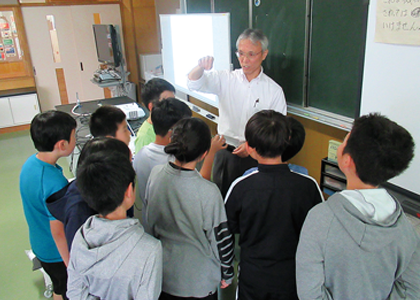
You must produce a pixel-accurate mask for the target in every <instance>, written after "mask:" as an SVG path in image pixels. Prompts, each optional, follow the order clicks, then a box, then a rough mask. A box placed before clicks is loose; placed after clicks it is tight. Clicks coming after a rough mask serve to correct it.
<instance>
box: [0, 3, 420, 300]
mask: <svg viewBox="0 0 420 300" xmlns="http://www.w3.org/2000/svg"><path fill="white" fill-rule="evenodd" d="M280 2H281V3H280ZM342 2H343V3H337V2H336V1H324V0H313V1H291V0H290V1H289V0H288V1H276V0H267V1H257V0H248V1H246V0H224V1H216V0H200V1H195V0H77V1H76V0H1V1H0V31H1V36H0V41H1V43H0V58H1V59H0V153H1V156H0V177H1V179H0V191H1V193H0V195H1V196H0V207H1V208H0V215H1V222H2V225H1V226H0V239H1V240H2V241H3V242H2V243H1V244H0V255H1V256H2V259H1V260H0V270H2V272H1V275H0V282H2V283H1V284H0V299H17V298H20V299H45V296H44V292H45V282H44V277H43V276H42V273H41V272H39V271H32V262H31V261H30V260H29V259H28V256H27V254H26V253H25V250H30V244H29V235H28V228H27V224H26V222H25V216H24V213H23V208H22V201H21V196H20V193H19V174H20V170H21V168H22V165H23V163H24V162H25V160H26V159H27V158H28V157H29V156H30V155H32V154H34V153H35V152H36V150H35V148H34V146H33V144H32V141H31V138H30V134H29V128H30V122H31V120H32V118H33V117H34V116H35V115H36V114H37V113H40V112H44V111H47V110H52V109H58V110H63V111H66V112H69V113H72V112H73V113H74V112H76V113H78V112H79V113H80V115H83V114H84V113H85V112H86V113H87V112H89V113H91V112H93V111H92V110H93V108H92V109H91V108H90V106H89V104H86V105H85V106H84V104H83V103H84V102H89V101H96V102H94V105H95V108H96V107H97V105H102V104H108V103H109V104H120V105H125V104H127V103H132V102H137V103H138V105H136V112H135V113H136V114H140V116H141V117H139V118H138V119H137V121H136V120H134V121H130V122H128V123H129V127H130V128H132V129H133V130H134V131H135V132H137V130H138V128H139V127H140V125H141V122H143V121H145V120H146V119H147V117H148V116H149V113H148V110H147V109H145V108H144V106H143V104H142V100H141V97H140V95H141V91H142V89H143V88H144V85H145V84H146V82H147V80H148V79H150V78H151V77H150V74H152V75H155V74H157V75H158V76H161V75H162V73H161V71H162V69H163V71H164V69H165V61H164V62H163V63H164V65H163V68H162V66H161V65H160V66H159V65H156V64H155V65H156V67H157V68H155V65H153V68H154V69H153V70H149V72H148V70H146V68H147V67H151V66H152V64H151V65H148V66H146V64H147V62H146V60H147V59H152V57H155V56H156V55H158V56H159V57H160V59H162V58H163V59H165V58H164V57H163V56H164V54H165V53H164V47H165V45H164V44H163V43H164V42H165V41H163V39H164V36H163V35H164V33H163V31H162V28H161V27H162V26H163V25H165V22H162V20H161V18H160V15H181V14H185V13H187V14H198V13H200V14H201V13H203V14H210V13H212V14H213V13H217V14H225V15H226V14H228V15H229V17H228V21H229V22H230V24H229V26H230V27H229V28H230V32H228V33H226V32H225V34H226V35H227V36H228V37H230V41H229V45H230V48H228V49H227V51H228V52H229V55H230V56H231V57H228V61H229V62H230V64H231V66H230V67H231V68H234V69H236V68H240V66H239V62H238V58H237V57H236V55H235V51H236V50H237V49H236V45H235V42H236V38H237V37H238V35H239V34H240V33H241V32H242V31H243V30H244V29H246V28H248V27H250V28H260V29H262V30H263V31H264V33H265V34H266V35H267V36H268V39H269V41H270V45H269V47H268V49H269V52H268V56H267V58H266V60H265V61H264V62H263V64H262V66H263V68H264V69H263V70H264V73H266V74H267V75H268V76H270V77H271V78H272V79H274V80H275V81H276V82H277V83H278V84H280V85H281V87H282V88H283V91H284V93H285V98H286V101H287V105H288V107H287V114H288V115H290V116H293V118H295V119H296V120H298V121H299V122H300V123H301V124H302V125H303V126H304V128H305V131H306V139H305V143H304V146H303V148H302V149H301V151H300V152H299V153H298V154H297V155H296V156H295V157H293V158H292V159H291V160H290V161H289V162H290V163H292V164H295V165H298V166H303V167H304V168H306V169H307V171H308V173H309V175H310V176H311V177H312V178H314V179H315V180H316V182H317V183H318V184H319V185H320V188H321V191H322V192H323V196H324V197H325V199H328V197H329V196H330V195H331V194H332V193H334V192H336V191H340V190H342V189H345V184H346V181H345V178H344V179H342V178H341V179H340V176H338V178H337V176H335V174H328V172H326V171H325V170H326V169H325V168H326V167H327V168H328V166H329V167H332V168H335V169H336V170H338V164H337V163H336V162H331V161H328V158H329V150H331V147H332V145H333V144H334V145H339V144H340V143H342V142H343V141H344V140H345V137H346V135H347V134H348V133H349V132H350V131H351V128H352V123H353V120H354V119H355V118H357V117H359V116H362V115H365V114H368V113H371V112H380V113H381V114H383V115H385V116H387V117H389V118H390V119H391V120H393V121H396V122H397V123H398V124H399V125H401V126H403V127H404V128H406V129H407V130H408V131H409V132H410V133H411V135H412V136H413V139H414V141H415V142H416V144H417V145H420V131H419V130H418V125H417V124H418V122H417V120H418V111H419V109H418V102H419V101H418V95H420V85H419V84H418V82H419V72H418V70H419V69H420V60H418V59H417V58H418V57H419V54H420V35H419V32H420V31H419V30H414V28H419V27H420V23H419V21H418V20H417V19H414V21H411V20H410V21H409V22H412V23H409V24H410V26H409V27H407V24H408V23H407V24H406V25H404V23H403V22H406V21H404V19H403V18H404V17H406V16H407V14H406V13H402V12H401V13H399V12H400V11H404V9H406V11H407V12H411V10H413V9H415V7H414V3H412V1H405V2H404V4H402V2H403V1H401V3H399V2H398V1H380V0H371V1H365V0H357V1H355V0H345V1H342ZM381 5H382V6H381ZM398 5H407V7H403V8H401V7H400V6H398ZM397 9H398V11H397ZM308 16H309V17H308ZM387 18H388V19H387ZM398 22H400V23H398ZM416 22H417V23H416ZM391 23H392V24H394V25H393V26H390V25H389V24H391ZM107 24H113V26H108V25H107ZM395 24H400V25H395ZM95 26H98V27H96V28H97V29H95ZM398 26H401V27H398ZM416 26H417V27H416ZM378 28H382V29H383V30H382V31H380V30H378ZM405 28H411V29H412V30H411V31H412V32H407V31H410V30H405ZM403 29H404V30H403ZM95 30H96V33H95ZM100 30H105V31H106V30H108V31H107V32H106V34H109V36H110V37H111V38H110V40H111V39H114V40H115V41H117V42H116V45H119V47H121V48H120V49H116V48H113V49H112V50H113V51H114V53H118V55H114V56H112V57H111V59H112V60H113V61H112V62H111V64H113V65H114V66H115V68H114V69H111V70H110V71H109V70H105V69H103V68H102V67H101V66H100V65H101V64H104V63H105V64H106V63H107V62H106V60H108V58H103V57H102V58H101V57H100V55H101V54H100V53H99V52H100V50H99V48H98V47H99V46H98V40H99V38H100V37H99V35H100V32H99V31H100ZM387 30H388V31H387ZM381 34H382V35H381ZM223 37H224V39H226V38H225V35H223ZM192 40H194V38H192ZM104 43H105V45H106V44H107V41H105V42H104ZM114 46H115V45H114ZM183 47H185V48H188V45H185V46H183ZM190 48H193V47H190ZM185 52H187V50H185ZM105 55H107V54H105ZM238 57H239V56H238ZM108 62H109V61H108ZM153 73H155V74H153ZM168 73H169V72H168ZM146 75H147V76H146ZM107 76H108V77H107ZM109 76H111V77H109ZM95 78H96V80H95ZM165 78H166V79H167V77H165ZM175 87H176V88H177V92H176V97H178V98H179V99H181V100H182V101H184V102H185V103H186V104H187V105H188V106H189V107H190V108H191V110H192V114H193V116H194V117H198V118H200V119H202V120H204V122H205V123H206V124H207V125H208V126H209V127H210V130H211V134H212V135H215V134H217V122H218V120H219V110H218V107H217V105H211V104H208V101H206V100H202V99H201V98H200V97H199V96H193V95H188V91H187V90H183V89H182V88H180V89H178V86H177V85H176V84H175ZM114 98H121V99H117V100H115V99H114ZM107 99H108V100H107ZM109 99H113V100H109ZM126 99H129V100H127V101H128V102H127V101H126ZM108 101H111V102H108ZM77 105H80V107H84V109H86V111H83V109H80V108H79V111H77ZM92 105H93V104H92ZM92 107H93V106H92ZM137 107H140V109H137ZM75 108H76V110H75ZM88 108H89V109H88ZM75 115H76V114H75ZM78 122H81V123H80V124H82V123H83V122H85V120H83V119H80V120H78ZM78 124H79V123H78ZM83 124H84V125H86V124H87V123H83ZM86 127H87V126H85V127H84V128H83V130H86ZM83 130H81V131H80V132H79V133H78V134H79V137H82V136H84V139H83V138H82V139H83V140H80V141H81V142H83V144H84V143H85V142H86V141H87V139H89V137H87V136H88V134H89V132H87V133H86V132H85V131H83ZM86 138H87V139H86ZM80 145H82V143H81V144H80ZM81 147H82V146H80V147H77V145H76V150H75V153H77V155H78V154H79V153H80V151H81ZM77 155H76V154H75V156H74V157H73V158H71V159H66V158H60V160H59V161H58V164H59V165H60V166H61V167H62V168H63V171H64V175H65V177H67V178H73V177H74V173H73V172H74V171H75V165H76V161H77V157H78V156H77ZM419 171H420V147H419V146H417V147H416V148H415V156H414V159H413V161H412V162H411V164H410V166H409V168H408V169H407V170H406V171H405V172H404V173H402V174H401V175H399V176H397V177H395V178H393V179H392V180H390V181H389V182H387V183H386V184H385V185H384V187H385V188H386V189H387V190H388V191H389V193H390V194H391V195H393V196H394V197H396V198H397V199H398V200H399V201H400V203H401V206H402V208H403V210H404V211H405V213H406V214H407V216H408V218H409V220H410V222H411V223H412V225H413V227H414V228H415V229H416V231H417V233H418V234H420V185H419V184H418V179H417V178H418V175H417V174H418V172H419ZM337 185H338V186H337ZM235 280H236V279H235ZM235 288H236V281H235V282H234V284H232V286H230V287H228V289H227V290H225V291H222V292H219V299H221V300H227V299H235Z"/></svg>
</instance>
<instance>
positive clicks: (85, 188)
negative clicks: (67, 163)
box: [76, 138, 136, 216]
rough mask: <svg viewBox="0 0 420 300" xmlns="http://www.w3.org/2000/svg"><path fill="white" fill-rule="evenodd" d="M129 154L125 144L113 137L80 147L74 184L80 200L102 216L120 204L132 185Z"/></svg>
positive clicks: (92, 141) (90, 142)
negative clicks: (80, 197) (79, 158)
mask: <svg viewBox="0 0 420 300" xmlns="http://www.w3.org/2000/svg"><path fill="white" fill-rule="evenodd" d="M129 153H130V150H129V149H128V147H127V145H126V144H124V143H123V142H121V141H119V140H117V139H114V138H100V139H93V140H91V141H89V142H88V143H87V144H86V145H85V147H84V148H83V150H82V154H81V159H82V161H81V162H80V163H79V165H78V169H77V183H76V185H77V188H78V189H79V191H80V194H81V195H82V198H83V200H84V201H86V203H87V204H88V205H89V206H90V207H91V208H92V209H94V210H95V211H97V212H98V213H100V214H101V215H103V216H106V215H108V214H109V213H111V212H113V211H114V210H115V209H116V208H117V207H118V206H120V205H121V203H122V202H123V200H124V194H125V192H126V190H127V188H128V186H129V185H130V183H132V184H133V186H134V180H135V176H136V174H135V171H134V169H133V167H132V164H131V160H130V154H129ZM87 154H88V155H87Z"/></svg>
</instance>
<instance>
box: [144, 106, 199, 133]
mask: <svg viewBox="0 0 420 300" xmlns="http://www.w3.org/2000/svg"><path fill="white" fill-rule="evenodd" d="M191 116H192V112H191V109H190V108H189V107H188V105H187V104H185V103H184V102H182V101H180V100H178V99H175V98H167V99H163V100H162V101H159V102H157V103H156V104H155V105H154V106H153V109H152V116H151V118H152V124H153V130H154V131H155V133H156V135H159V136H165V135H166V134H167V133H168V131H169V129H171V127H172V126H174V125H175V123H176V122H178V121H179V120H181V119H183V118H189V117H191Z"/></svg>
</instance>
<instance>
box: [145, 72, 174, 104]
mask: <svg viewBox="0 0 420 300" xmlns="http://www.w3.org/2000/svg"><path fill="white" fill-rule="evenodd" d="M164 91H171V92H173V93H175V88H174V86H173V85H172V84H171V83H170V82H168V81H166V80H165V79H162V78H152V79H150V80H149V81H148V82H146V84H145V85H144V87H143V89H142V91H141V99H142V101H143V104H144V105H145V106H146V108H149V103H150V102H156V101H159V98H160V94H162V93H163V92H164ZM153 104H155V103H153Z"/></svg>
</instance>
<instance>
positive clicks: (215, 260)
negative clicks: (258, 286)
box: [146, 118, 233, 300]
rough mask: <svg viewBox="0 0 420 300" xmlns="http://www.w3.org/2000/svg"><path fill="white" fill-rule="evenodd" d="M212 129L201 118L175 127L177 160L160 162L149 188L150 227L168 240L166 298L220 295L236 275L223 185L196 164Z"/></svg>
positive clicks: (164, 242)
mask: <svg viewBox="0 0 420 300" xmlns="http://www.w3.org/2000/svg"><path fill="white" fill-rule="evenodd" d="M210 142H211V136H210V130H209V128H208V126H207V125H206V124H205V123H204V121H202V120H200V119H197V118H189V119H182V120H181V121H179V122H178V123H177V124H176V125H175V126H174V128H173V131H172V136H171V143H170V144H168V145H167V146H166V147H165V152H166V153H168V154H171V155H174V156H175V161H174V162H169V163H166V164H165V165H160V166H156V167H155V168H153V170H152V173H151V174H150V178H149V181H148V183H147V188H146V201H148V206H147V211H146V215H147V221H148V225H149V229H148V230H149V232H150V233H151V234H152V235H154V236H155V237H157V238H159V239H160V240H161V242H162V246H163V257H164V263H163V285H162V294H161V296H160V299H163V300H165V299H184V297H191V298H188V299H217V286H218V285H219V284H220V283H221V287H222V288H225V287H227V286H228V285H229V284H230V283H231V281H232V278H233V267H232V261H233V241H232V236H231V234H230V232H229V230H228V228H227V222H226V212H225V209H224V206H223V200H222V196H221V194H220V191H219V190H218V188H217V186H216V185H215V184H214V183H212V182H210V181H208V180H206V179H204V178H202V177H201V175H200V174H199V173H198V172H197V170H196V169H195V167H196V165H197V163H198V162H199V161H201V160H202V159H203V158H204V157H205V155H206V153H207V152H208V150H209V149H210Z"/></svg>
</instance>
